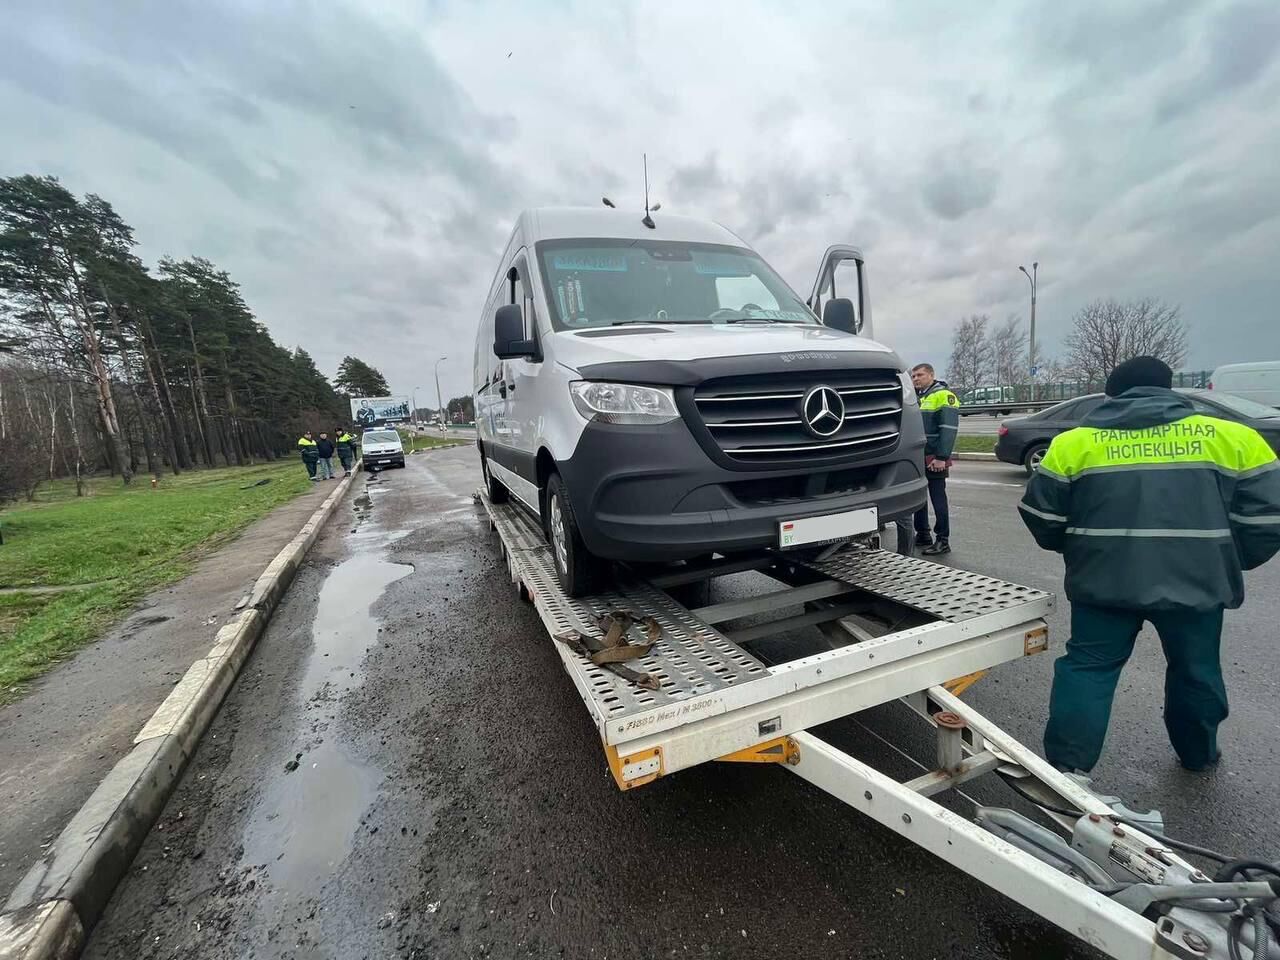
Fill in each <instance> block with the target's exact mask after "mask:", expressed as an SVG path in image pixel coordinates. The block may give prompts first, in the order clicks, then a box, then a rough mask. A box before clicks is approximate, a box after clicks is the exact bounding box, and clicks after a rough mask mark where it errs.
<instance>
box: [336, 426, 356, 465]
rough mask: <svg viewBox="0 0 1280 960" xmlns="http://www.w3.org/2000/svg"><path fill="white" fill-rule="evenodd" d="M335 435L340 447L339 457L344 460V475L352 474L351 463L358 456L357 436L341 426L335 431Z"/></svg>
mask: <svg viewBox="0 0 1280 960" xmlns="http://www.w3.org/2000/svg"><path fill="white" fill-rule="evenodd" d="M333 436H334V438H335V442H336V444H337V447H338V459H339V460H340V461H341V462H342V470H343V474H342V475H343V476H344V477H349V476H351V464H352V463H354V462H355V458H356V438H355V437H353V436H352V435H351V434H350V433H348V432H347V431H346V430H343V429H342V428H341V427H339V428H338V429H337V430H335V431H333Z"/></svg>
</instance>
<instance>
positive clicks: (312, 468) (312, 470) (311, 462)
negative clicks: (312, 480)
mask: <svg viewBox="0 0 1280 960" xmlns="http://www.w3.org/2000/svg"><path fill="white" fill-rule="evenodd" d="M319 461H320V455H319V454H312V455H311V456H307V455H306V454H305V453H304V454H303V455H302V465H303V466H304V467H306V468H307V476H308V477H314V476H315V475H316V464H317V463H318V462H319Z"/></svg>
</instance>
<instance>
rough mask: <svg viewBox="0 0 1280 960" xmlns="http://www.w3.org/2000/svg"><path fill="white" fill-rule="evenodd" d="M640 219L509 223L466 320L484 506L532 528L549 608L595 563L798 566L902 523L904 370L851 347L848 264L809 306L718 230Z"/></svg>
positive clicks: (585, 583) (907, 498)
mask: <svg viewBox="0 0 1280 960" xmlns="http://www.w3.org/2000/svg"><path fill="white" fill-rule="evenodd" d="M655 220H656V226H654V227H649V226H647V225H644V224H642V221H641V218H640V216H639V215H633V214H630V213H626V212H622V211H615V210H607V209H600V210H590V209H586V210H581V209H549V210H534V211H529V212H526V213H523V214H521V216H520V218H519V221H518V222H517V223H516V227H515V230H514V231H513V232H512V234H511V239H510V240H509V241H508V243H507V247H506V251H505V252H504V253H503V256H502V260H501V262H500V263H499V265H498V270H497V273H496V275H495V277H494V280H493V284H492V287H491V288H490V291H489V297H488V300H487V302H486V303H485V305H484V310H483V312H482V314H481V317H480V329H479V334H478V336H477V338H476V349H475V369H474V384H475V413H476V428H477V443H478V446H479V448H480V454H481V464H482V469H483V471H484V479H485V483H486V485H487V489H488V493H489V496H490V497H491V498H493V499H494V500H495V501H502V500H505V499H506V498H507V495H508V493H510V494H512V495H514V497H515V498H516V499H517V500H518V501H520V502H521V503H523V504H524V506H525V507H527V508H528V509H529V510H530V511H531V512H532V513H533V514H534V515H535V516H537V517H538V518H539V519H540V520H541V523H542V528H543V530H544V532H545V533H546V535H547V538H548V541H549V542H550V544H551V546H552V551H551V552H552V555H553V556H554V559H555V564H556V570H557V573H558V574H559V577H560V580H561V584H562V586H563V587H564V589H565V591H566V592H567V593H569V594H570V595H571V596H581V595H583V594H585V593H588V592H590V591H591V590H592V589H593V588H594V587H595V586H596V585H598V584H599V582H600V577H601V575H602V573H603V571H605V570H607V569H608V567H609V565H608V564H607V563H601V562H599V559H604V560H626V561H668V560H680V559H691V558H694V557H701V556H707V555H709V554H711V553H739V552H746V551H752V550H758V549H761V548H774V549H791V548H803V547H813V545H814V544H817V543H822V542H831V541H839V540H842V539H848V538H850V537H854V536H860V535H863V534H869V533H873V532H876V531H878V530H879V529H880V526H881V525H882V524H888V523H891V522H892V521H895V520H898V519H900V518H906V517H909V516H910V515H911V514H912V513H913V512H914V511H915V510H916V509H917V508H918V507H919V506H921V505H922V504H923V503H924V497H925V489H926V483H925V478H924V458H923V450H924V434H923V428H922V423H921V417H920V413H919V409H918V407H917V405H916V399H915V391H914V390H913V389H912V386H911V379H910V377H909V376H908V374H907V373H906V369H905V367H904V366H903V363H902V361H901V360H900V359H899V358H898V357H897V355H896V354H894V353H893V352H892V351H891V350H889V349H888V348H887V347H884V346H881V345H880V344H878V343H875V342H873V341H872V340H870V339H867V336H866V335H869V334H870V328H871V311H870V301H869V297H868V291H867V284H866V272H865V267H864V261H863V257H862V255H861V254H860V253H859V252H858V251H857V250H855V249H853V248H851V247H832V248H831V249H830V250H828V251H827V254H826V255H825V256H824V257H823V260H822V264H821V266H820V268H819V271H818V277H817V279H816V280H815V282H814V287H813V292H812V293H811V295H810V298H809V300H808V301H807V302H806V301H805V300H802V299H801V298H800V297H798V296H797V295H796V294H795V293H794V292H792V291H791V290H790V288H788V286H787V285H786V283H785V282H783V280H782V279H781V278H780V277H779V276H778V274H777V273H775V272H774V271H773V270H772V269H771V268H770V267H769V266H768V265H767V264H766V263H765V262H764V261H763V260H762V259H761V258H760V256H759V255H758V254H756V253H755V252H754V251H753V250H751V249H750V247H748V245H747V244H746V243H745V242H744V241H743V240H742V239H741V238H740V237H738V236H736V235H734V234H733V233H731V232H730V231H729V230H727V229H725V228H724V227H722V226H719V225H717V224H712V223H705V222H701V221H697V220H691V219H686V218H683V217H673V216H665V215H663V216H661V217H655ZM837 285H838V287H839V288H838V289H837ZM819 315H821V316H822V318H823V319H822V320H821V321H820V320H819V319H818V317H819ZM897 532H898V535H899V537H900V539H899V545H898V546H899V549H903V547H902V540H901V536H902V535H903V534H904V533H905V534H906V535H908V536H909V531H904V530H903V528H902V527H899V530H898V531H897Z"/></svg>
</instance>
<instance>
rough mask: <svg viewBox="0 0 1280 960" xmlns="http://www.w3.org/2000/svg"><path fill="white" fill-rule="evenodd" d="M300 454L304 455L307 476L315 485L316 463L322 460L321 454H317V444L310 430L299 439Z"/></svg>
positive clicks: (303, 461)
mask: <svg viewBox="0 0 1280 960" xmlns="http://www.w3.org/2000/svg"><path fill="white" fill-rule="evenodd" d="M298 452H299V453H301V454H302V465H303V466H304V467H306V468H307V476H308V477H310V478H311V481H312V483H314V482H315V481H316V479H317V478H316V462H317V461H318V460H319V459H320V454H319V453H318V452H317V448H316V442H315V440H313V439H312V437H311V431H310V430H308V431H307V432H306V433H304V434H303V435H302V436H300V437H299V438H298Z"/></svg>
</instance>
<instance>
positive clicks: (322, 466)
mask: <svg viewBox="0 0 1280 960" xmlns="http://www.w3.org/2000/svg"><path fill="white" fill-rule="evenodd" d="M316 452H317V453H318V454H319V456H320V459H319V461H318V462H317V466H318V467H319V469H318V470H317V471H316V477H317V478H318V479H320V480H337V479H338V478H337V477H335V476H334V475H333V441H332V440H330V439H329V435H328V434H327V433H322V434H320V439H319V440H317V441H316Z"/></svg>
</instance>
